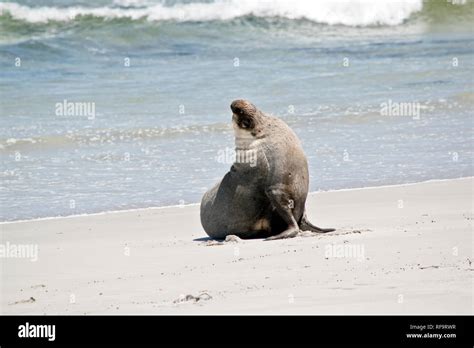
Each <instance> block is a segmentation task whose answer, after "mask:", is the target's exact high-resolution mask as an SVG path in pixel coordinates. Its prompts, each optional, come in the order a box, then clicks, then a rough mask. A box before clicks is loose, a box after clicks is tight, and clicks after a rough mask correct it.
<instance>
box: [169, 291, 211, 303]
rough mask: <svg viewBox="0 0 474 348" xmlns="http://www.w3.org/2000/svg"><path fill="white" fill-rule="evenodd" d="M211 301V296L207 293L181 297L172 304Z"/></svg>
mask: <svg viewBox="0 0 474 348" xmlns="http://www.w3.org/2000/svg"><path fill="white" fill-rule="evenodd" d="M210 299H212V296H211V295H209V294H208V293H207V292H202V293H200V294H199V295H198V296H193V295H186V296H185V295H181V296H179V298H178V299H177V300H174V301H173V303H183V302H190V301H192V302H199V301H201V300H202V301H208V300H210Z"/></svg>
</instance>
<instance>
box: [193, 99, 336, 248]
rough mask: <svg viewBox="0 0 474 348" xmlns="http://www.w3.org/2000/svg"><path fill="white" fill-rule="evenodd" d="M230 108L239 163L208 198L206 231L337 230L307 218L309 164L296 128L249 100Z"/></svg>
mask: <svg viewBox="0 0 474 348" xmlns="http://www.w3.org/2000/svg"><path fill="white" fill-rule="evenodd" d="M230 108H231V110H232V123H233V127H234V133H235V152H236V160H235V162H234V164H233V165H232V167H231V168H230V171H229V172H228V173H227V174H226V175H225V176H224V178H223V179H222V180H221V181H220V182H219V183H217V184H216V185H215V186H214V187H213V188H211V189H210V190H209V191H207V192H206V193H205V194H204V196H203V198H202V201H201V224H202V227H203V228H204V231H206V233H207V234H208V235H209V236H210V237H211V238H214V239H224V238H226V236H228V235H236V236H238V237H240V238H265V237H266V239H267V240H273V239H281V238H292V237H295V236H296V235H297V234H298V232H299V231H300V230H303V231H312V232H317V233H325V232H332V231H334V229H332V228H319V227H317V226H314V225H313V224H311V223H310V222H309V221H308V219H307V218H306V214H305V202H306V197H307V195H308V186H309V173H308V162H307V160H306V156H305V154H304V152H303V148H302V146H301V143H300V141H299V139H298V137H297V136H296V134H295V133H294V132H293V131H292V130H291V128H290V127H289V126H288V125H287V124H286V123H285V122H283V121H282V120H280V119H279V118H276V117H272V116H269V115H266V114H264V113H263V112H261V111H260V110H259V109H257V108H256V107H255V106H254V105H253V104H251V103H250V102H248V101H247V100H234V101H233V102H232V104H231V106H230Z"/></svg>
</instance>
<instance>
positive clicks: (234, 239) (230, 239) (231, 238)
mask: <svg viewBox="0 0 474 348" xmlns="http://www.w3.org/2000/svg"><path fill="white" fill-rule="evenodd" d="M241 241H242V239H240V238H239V237H237V236H236V235H235V234H230V235H228V236H227V237H225V241H224V242H225V243H240V242H241Z"/></svg>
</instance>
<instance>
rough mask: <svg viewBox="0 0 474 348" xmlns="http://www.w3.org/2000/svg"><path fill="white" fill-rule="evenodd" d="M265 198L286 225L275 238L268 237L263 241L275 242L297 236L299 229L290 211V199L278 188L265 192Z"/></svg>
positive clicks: (271, 188)
mask: <svg viewBox="0 0 474 348" xmlns="http://www.w3.org/2000/svg"><path fill="white" fill-rule="evenodd" d="M265 193H266V195H267V197H268V198H269V199H270V203H271V204H272V206H273V207H274V208H275V210H276V212H277V213H278V215H280V217H281V218H282V219H283V221H284V222H285V223H286V224H287V226H288V227H287V229H286V230H284V231H283V232H281V233H280V234H277V235H275V236H271V237H268V238H267V239H265V240H276V239H284V238H293V237H296V236H297V235H298V232H299V231H300V228H299V227H298V223H297V222H296V220H295V217H294V216H293V212H292V210H291V202H292V201H291V199H290V198H289V197H288V194H287V193H286V192H285V191H284V190H282V189H280V188H278V187H270V188H269V189H267V190H266V191H265Z"/></svg>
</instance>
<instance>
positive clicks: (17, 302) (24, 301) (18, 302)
mask: <svg viewBox="0 0 474 348" xmlns="http://www.w3.org/2000/svg"><path fill="white" fill-rule="evenodd" d="M33 302H36V299H35V298H34V297H30V298H29V299H28V300H21V301H16V302H13V303H10V304H9V305H10V306H11V305H16V304H21V303H33Z"/></svg>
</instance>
